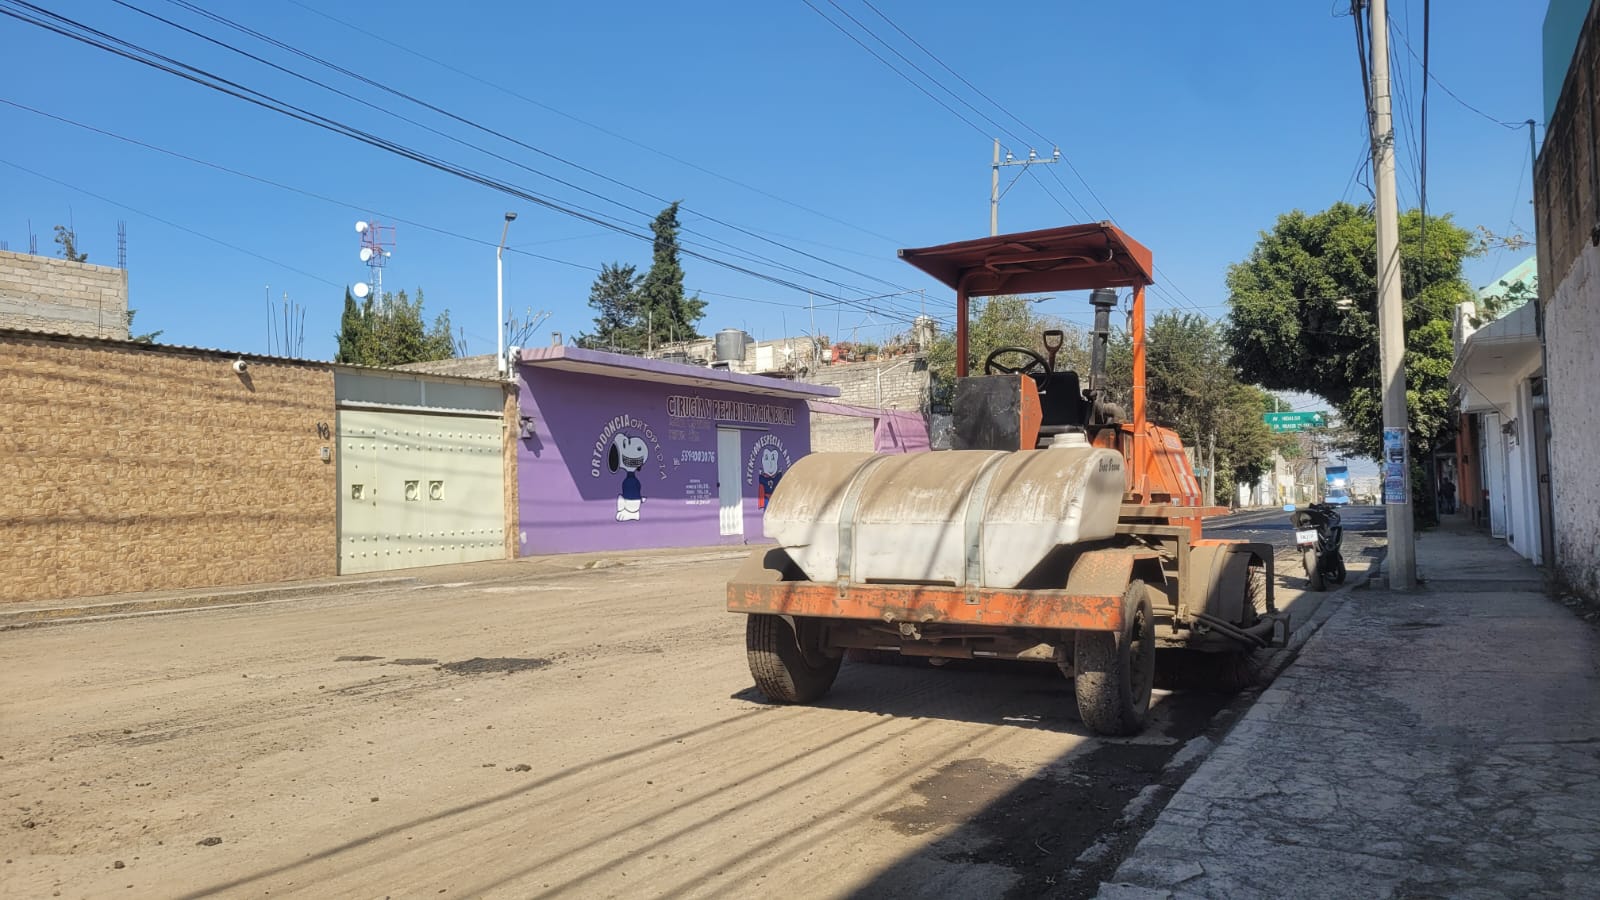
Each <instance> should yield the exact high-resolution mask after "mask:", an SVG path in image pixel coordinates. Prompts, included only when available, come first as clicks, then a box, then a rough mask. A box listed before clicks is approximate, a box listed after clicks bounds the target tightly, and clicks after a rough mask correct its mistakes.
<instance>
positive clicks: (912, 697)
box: [732, 660, 1229, 737]
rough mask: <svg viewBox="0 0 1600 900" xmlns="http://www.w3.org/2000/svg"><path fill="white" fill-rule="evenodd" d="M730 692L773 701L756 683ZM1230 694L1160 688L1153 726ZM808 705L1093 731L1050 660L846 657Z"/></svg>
mask: <svg viewBox="0 0 1600 900" xmlns="http://www.w3.org/2000/svg"><path fill="white" fill-rule="evenodd" d="M732 697H733V699H735V700H744V701H747V702H750V703H755V704H760V705H770V701H768V700H767V699H766V697H765V696H764V695H763V694H762V693H761V692H760V691H759V690H757V689H756V688H755V687H753V686H752V687H747V688H745V689H743V690H740V691H737V692H735V693H734V694H733V695H732ZM1228 700H1229V697H1228V696H1227V695H1223V694H1216V693H1211V692H1206V691H1198V690H1181V691H1158V692H1157V695H1156V697H1155V699H1154V700H1152V702H1151V710H1150V715H1151V729H1150V730H1151V731H1152V732H1161V733H1169V732H1172V731H1174V730H1177V731H1188V730H1193V729H1194V728H1196V727H1198V726H1199V724H1201V723H1203V722H1205V721H1208V720H1209V719H1210V718H1211V717H1212V716H1213V715H1215V714H1216V711H1217V710H1218V709H1221V708H1222V707H1223V706H1224V705H1226V704H1227V702H1228ZM810 705H811V706H812V707H816V708H821V709H835V710H846V711H851V712H861V713H870V714H873V715H881V716H892V717H895V718H904V719H942V720H946V721H954V722H967V723H970V724H975V725H992V726H995V727H998V728H1028V729H1036V730H1043V731H1052V732H1057V733H1061V734H1072V735H1078V736H1081V737H1094V736H1095V735H1094V733H1093V732H1092V731H1090V730H1089V729H1088V728H1087V727H1085V726H1084V724H1083V723H1082V722H1081V721H1080V720H1079V718H1078V706H1077V696H1076V694H1075V693H1074V691H1073V688H1072V682H1071V681H1070V680H1069V679H1067V678H1066V677H1065V676H1063V675H1062V674H1061V673H1060V671H1058V670H1057V669H1056V667H1055V666H1054V665H1050V664H1045V663H1025V662H1012V661H1006V660H951V661H950V662H949V663H947V664H945V665H942V666H931V665H927V664H925V663H924V664H921V665H880V664H873V663H864V662H854V661H849V660H847V661H846V662H845V663H844V665H843V666H842V667H841V668H840V670H839V678H838V680H837V681H835V682H834V685H833V689H832V690H831V691H829V692H828V695H827V696H825V697H823V698H822V699H821V700H818V701H817V702H815V703H812V704H810Z"/></svg>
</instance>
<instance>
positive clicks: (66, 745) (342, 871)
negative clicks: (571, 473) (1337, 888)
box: [0, 518, 1293, 898]
mask: <svg viewBox="0 0 1600 900" xmlns="http://www.w3.org/2000/svg"><path fill="white" fill-rule="evenodd" d="M1245 521H1246V520H1245V519H1244V518H1239V519H1237V520H1234V521H1233V522H1231V523H1230V524H1232V525H1235V526H1242V525H1243V524H1245ZM738 562H739V556H738V555H737V554H732V553H729V552H725V551H716V552H699V553H688V554H685V553H677V554H672V555H663V556H659V557H654V558H651V557H635V558H629V559H613V560H596V561H593V563H592V564H591V566H590V568H587V569H582V570H561V571H550V570H549V569H540V568H538V567H535V566H533V565H517V564H504V565H500V564H491V565H488V566H485V567H484V568H483V569H482V570H481V571H482V572H483V573H484V574H482V575H481V576H475V577H470V578H468V579H465V580H458V581H453V582H442V583H441V582H440V580H439V578H438V577H437V576H436V575H435V576H428V575H424V576H423V578H422V580H421V581H420V582H419V583H416V584H407V585H399V586H396V585H388V586H384V587H382V588H380V589H376V590H373V591H372V592H370V593H346V594H339V595H332V596H326V597H318V598H313V599H308V600H302V601H294V602H285V603H276V604H259V605H255V606H248V607H238V608H231V609H210V610H203V611H197V612H187V613H182V614H174V615H162V616H148V617H142V618H132V619H124V620H116V621H102V622H94V623H87V624H76V625H65V626H59V627H51V628H39V629H28V630H23V631H15V632H10V633H5V634H0V655H3V657H4V659H5V663H4V665H5V671H6V673H7V675H6V690H5V691H4V692H3V693H0V758H3V760H4V762H3V765H4V772H5V777H4V780H3V783H0V795H3V796H0V800H3V803H0V805H3V807H4V808H5V810H6V813H7V815H6V817H5V818H3V819H0V835H3V839H4V842H5V845H6V847H7V850H6V851H5V853H4V857H5V858H6V862H5V863H4V864H0V895H5V896H18V897H24V896H25V897H49V896H53V895H55V892H57V891H59V892H60V895H61V896H104V895H108V894H115V895H117V896H121V897H150V896H161V897H171V896H211V895H223V896H254V897H260V896H267V895H269V894H270V895H271V896H273V897H282V896H286V895H287V896H306V897H330V896H387V895H392V896H397V897H398V896H417V897H420V896H429V897H435V896H471V897H476V896H491V897H518V898H521V897H542V896H557V895H569V896H614V895H627V896H660V897H678V896H729V895H752V894H758V893H766V892H779V891H781V892H782V893H784V894H786V895H790V896H797V897H811V896H842V895H860V896H884V897H922V896H930V897H931V896H1003V895H1010V896H1057V897H1081V896H1089V895H1092V893H1093V892H1094V890H1095V887H1096V885H1097V884H1098V882H1099V881H1100V879H1101V878H1103V877H1106V876H1107V875H1108V874H1109V872H1110V870H1111V868H1112V867H1114V866H1115V864H1116V862H1117V860H1118V859H1119V858H1120V857H1121V855H1122V854H1123V853H1124V852H1125V851H1126V850H1127V849H1128V848H1129V847H1131V845H1132V842H1133V841H1134V840H1135V839H1136V838H1137V836H1138V834H1139V833H1140V832H1141V830H1142V828H1143V826H1144V825H1145V824H1148V822H1149V821H1150V820H1151V819H1153V817H1154V814H1155V813H1156V812H1157V811H1158V810H1159V808H1160V806H1161V805H1162V803H1164V799H1165V797H1166V796H1169V795H1170V793H1171V792H1172V791H1173V790H1174V789H1175V788H1176V787H1177V786H1178V785H1179V784H1180V783H1181V781H1182V779H1183V777H1184V775H1185V773H1186V772H1187V771H1188V769H1187V766H1188V765H1189V764H1190V763H1192V761H1193V753H1192V750H1193V748H1195V747H1199V746H1203V745H1204V741H1198V742H1192V740H1191V739H1194V738H1196V737H1197V736H1200V735H1203V734H1204V733H1205V732H1206V730H1207V729H1208V728H1212V727H1215V725H1216V721H1215V717H1216V714H1217V712H1218V710H1219V709H1221V708H1222V707H1223V706H1224V704H1225V703H1226V702H1227V698H1225V697H1221V696H1218V695H1208V694H1199V693H1166V692H1161V693H1160V694H1158V697H1157V700H1156V703H1155V707H1154V723H1153V725H1152V727H1151V728H1150V729H1149V731H1148V732H1147V733H1146V734H1144V735H1142V736H1140V737H1137V738H1133V739H1126V740H1106V739H1101V738H1096V737H1093V736H1091V735H1089V734H1088V733H1087V732H1086V731H1085V729H1084V728H1083V727H1082V726H1081V724H1080V723H1078V722H1077V721H1076V719H1075V715H1074V712H1073V709H1074V704H1073V699H1072V692H1071V688H1070V686H1069V684H1068V683H1067V682H1066V681H1065V679H1062V678H1061V677H1060V676H1059V675H1057V674H1056V673H1054V672H1053V670H1049V669H1046V668H1044V667H1035V668H1022V669H1018V668H1016V667H1004V666H995V665H987V666H984V665H973V664H966V665H962V664H952V665H950V666H946V667H944V668H940V669H933V668H899V667H888V666H875V665H859V664H850V665H847V666H846V668H845V670H844V671H843V672H842V673H841V675H840V678H839V681H838V684H837V686H836V687H835V690H834V691H833V693H832V694H831V695H830V696H829V697H828V698H827V700H826V701H825V702H824V703H822V704H821V705H819V706H817V707H813V708H796V707H777V706H771V705H767V704H765V703H763V702H762V701H761V699H760V698H759V696H758V695H756V693H755V692H754V691H753V689H752V688H751V687H750V678H749V674H748V671H747V670H746V668H745V662H744V653H743V633H742V632H743V619H742V618H741V617H738V616H734V615H730V614H728V613H726V612H724V611H723V609H722V605H723V593H722V584H723V583H724V581H725V580H726V579H727V578H728V577H729V575H731V574H732V572H733V570H734V569H735V568H736V566H737V565H738ZM456 571H460V570H456ZM1289 591H1290V593H1291V594H1292V592H1293V589H1292V587H1290V588H1289ZM1186 748H1187V749H1186Z"/></svg>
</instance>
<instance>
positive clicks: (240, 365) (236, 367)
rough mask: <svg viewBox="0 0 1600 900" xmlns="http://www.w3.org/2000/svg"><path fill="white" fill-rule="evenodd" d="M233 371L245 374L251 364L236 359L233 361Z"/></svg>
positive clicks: (237, 373)
mask: <svg viewBox="0 0 1600 900" xmlns="http://www.w3.org/2000/svg"><path fill="white" fill-rule="evenodd" d="M233 371H234V374H236V375H243V374H244V373H246V372H248V371H250V364H249V363H247V362H245V361H244V360H242V359H236V360H234V361H233Z"/></svg>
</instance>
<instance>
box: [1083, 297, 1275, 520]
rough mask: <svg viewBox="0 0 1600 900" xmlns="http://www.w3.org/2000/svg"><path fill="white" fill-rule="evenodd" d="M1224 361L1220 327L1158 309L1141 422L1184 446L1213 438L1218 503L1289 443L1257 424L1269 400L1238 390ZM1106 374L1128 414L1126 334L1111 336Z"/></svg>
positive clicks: (1258, 392)
mask: <svg viewBox="0 0 1600 900" xmlns="http://www.w3.org/2000/svg"><path fill="white" fill-rule="evenodd" d="M1231 357H1232V354H1231V352H1230V350H1229V347H1228V344H1227V340H1226V338H1225V336H1224V332H1223V327H1222V325H1221V323H1219V322H1216V321H1213V320H1211V319H1208V318H1206V317H1204V316H1200V315H1196V314H1193V313H1180V312H1175V311H1171V310H1163V311H1161V312H1158V313H1156V315H1155V318H1154V319H1152V320H1151V321H1150V326H1149V328H1147V329H1146V330H1145V400H1146V403H1147V408H1146V416H1147V417H1148V418H1149V419H1150V421H1152V422H1155V423H1156V424H1158V425H1162V426H1165V427H1167V428H1171V429H1172V430H1174V431H1176V432H1177V433H1178V437H1179V438H1180V439H1182V441H1183V442H1184V443H1185V444H1186V445H1190V446H1193V447H1196V448H1202V447H1208V446H1209V444H1210V441H1211V439H1212V438H1213V437H1214V438H1215V440H1216V453H1217V481H1216V487H1217V490H1216V494H1217V497H1218V498H1224V499H1225V498H1227V497H1230V496H1232V495H1233V486H1234V485H1235V484H1256V483H1257V482H1259V481H1260V480H1261V477H1262V476H1263V475H1265V474H1266V472H1267V471H1268V470H1269V469H1270V468H1271V467H1272V454H1273V451H1274V450H1283V449H1286V444H1288V443H1290V441H1286V440H1285V439H1284V437H1283V436H1280V435H1275V434H1273V433H1272V430H1271V429H1270V428H1268V427H1267V424H1266V422H1265V420H1263V419H1262V414H1263V413H1265V412H1268V411H1270V410H1271V409H1272V406H1273V399H1272V395H1270V394H1268V393H1267V392H1266V391H1264V390H1262V389H1261V388H1259V387H1256V386H1255V385H1252V384H1247V383H1245V382H1244V381H1243V380H1242V379H1241V378H1240V377H1239V372H1238V370H1237V369H1236V368H1235V367H1234V365H1233V360H1232V358H1231ZM1106 368H1107V375H1108V379H1107V380H1108V382H1109V383H1110V391H1111V394H1112V396H1113V397H1115V398H1117V399H1118V401H1119V402H1121V403H1122V404H1123V406H1124V408H1125V409H1126V408H1128V404H1129V403H1130V402H1131V391H1130V388H1131V386H1132V383H1133V338H1132V335H1130V334H1128V333H1127V332H1126V331H1119V332H1116V333H1115V334H1114V335H1113V337H1112V341H1111V348H1110V353H1109V354H1108V360H1107V366H1106ZM1196 458H1197V460H1198V459H1199V458H1200V457H1199V456H1198V455H1197V457H1196Z"/></svg>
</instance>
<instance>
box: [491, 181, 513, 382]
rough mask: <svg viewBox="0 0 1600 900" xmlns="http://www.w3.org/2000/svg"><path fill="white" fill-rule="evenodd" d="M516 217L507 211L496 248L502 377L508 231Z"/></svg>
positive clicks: (497, 342) (503, 369)
mask: <svg viewBox="0 0 1600 900" xmlns="http://www.w3.org/2000/svg"><path fill="white" fill-rule="evenodd" d="M516 219H517V214H516V213H514V212H508V213H506V221H505V224H504V225H502V226H500V244H499V246H497V247H495V248H494V319H495V322H494V356H495V366H494V370H495V371H496V372H497V373H499V375H500V377H502V378H504V377H505V374H506V266H505V252H506V233H507V232H509V231H510V230H511V223H512V222H514V221H516Z"/></svg>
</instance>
